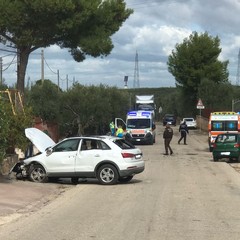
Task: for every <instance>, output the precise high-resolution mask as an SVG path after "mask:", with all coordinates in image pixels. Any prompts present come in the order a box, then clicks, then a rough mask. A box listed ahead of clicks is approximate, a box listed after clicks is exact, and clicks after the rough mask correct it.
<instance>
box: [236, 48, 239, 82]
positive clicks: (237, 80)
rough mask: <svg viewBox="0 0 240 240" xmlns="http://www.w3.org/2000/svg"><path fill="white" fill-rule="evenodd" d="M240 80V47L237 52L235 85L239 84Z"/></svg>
mask: <svg viewBox="0 0 240 240" xmlns="http://www.w3.org/2000/svg"><path fill="white" fill-rule="evenodd" d="M239 82H240V49H239V52H238V67H237V76H236V85H237V86H239Z"/></svg>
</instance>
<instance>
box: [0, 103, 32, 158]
mask: <svg viewBox="0 0 240 240" xmlns="http://www.w3.org/2000/svg"><path fill="white" fill-rule="evenodd" d="M24 112H25V113H23V112H21V113H17V114H13V112H12V107H11V104H10V103H9V102H6V101H3V98H2V99H1V101H0V136H1V138H0V162H1V160H2V159H3V158H4V156H5V155H6V154H13V153H14V150H15V148H16V147H18V148H20V149H23V150H24V149H25V148H26V146H27V144H28V140H27V138H26V136H25V128H27V127H31V126H32V112H31V108H25V111H24Z"/></svg>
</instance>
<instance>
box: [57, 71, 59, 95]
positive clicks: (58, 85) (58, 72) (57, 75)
mask: <svg viewBox="0 0 240 240" xmlns="http://www.w3.org/2000/svg"><path fill="white" fill-rule="evenodd" d="M57 76H58V80H57V83H58V92H59V70H57Z"/></svg>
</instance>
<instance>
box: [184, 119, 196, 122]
mask: <svg viewBox="0 0 240 240" xmlns="http://www.w3.org/2000/svg"><path fill="white" fill-rule="evenodd" d="M184 121H186V122H193V121H194V119H193V118H184Z"/></svg>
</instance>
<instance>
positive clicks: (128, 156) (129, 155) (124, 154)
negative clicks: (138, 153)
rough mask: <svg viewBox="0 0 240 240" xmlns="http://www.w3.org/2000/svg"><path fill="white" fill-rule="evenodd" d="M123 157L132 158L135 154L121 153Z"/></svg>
mask: <svg viewBox="0 0 240 240" xmlns="http://www.w3.org/2000/svg"><path fill="white" fill-rule="evenodd" d="M122 156H123V158H133V157H135V154H132V153H122Z"/></svg>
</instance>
